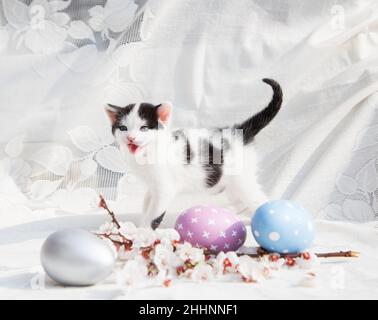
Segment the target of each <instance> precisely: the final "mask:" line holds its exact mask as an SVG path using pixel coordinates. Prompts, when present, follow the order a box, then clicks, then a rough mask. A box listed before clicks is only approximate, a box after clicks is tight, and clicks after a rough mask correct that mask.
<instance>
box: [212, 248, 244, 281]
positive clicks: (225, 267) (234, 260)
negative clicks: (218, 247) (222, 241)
mask: <svg viewBox="0 0 378 320" xmlns="http://www.w3.org/2000/svg"><path fill="white" fill-rule="evenodd" d="M212 264H213V265H214V272H215V274H216V275H218V276H220V275H222V274H223V273H224V272H225V271H226V272H228V273H236V272H237V266H238V265H239V257H238V255H237V254H236V252H234V251H229V252H227V253H224V252H223V251H222V252H220V253H219V254H218V255H217V257H216V258H215V259H214V261H213V262H212Z"/></svg>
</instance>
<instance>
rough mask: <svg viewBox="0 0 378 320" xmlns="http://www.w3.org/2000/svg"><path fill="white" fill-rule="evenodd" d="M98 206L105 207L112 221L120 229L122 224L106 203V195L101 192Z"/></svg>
mask: <svg viewBox="0 0 378 320" xmlns="http://www.w3.org/2000/svg"><path fill="white" fill-rule="evenodd" d="M98 206H99V207H100V208H104V209H105V210H106V211H107V212H108V213H109V215H110V217H111V218H112V222H113V223H114V224H115V226H116V227H117V229H120V228H121V225H120V224H119V222H118V220H117V218H116V217H115V214H114V212H113V211H111V210H110V209H109V207H108V205H107V204H106V201H105V199H104V197H103V196H102V195H101V194H100V203H99V204H98Z"/></svg>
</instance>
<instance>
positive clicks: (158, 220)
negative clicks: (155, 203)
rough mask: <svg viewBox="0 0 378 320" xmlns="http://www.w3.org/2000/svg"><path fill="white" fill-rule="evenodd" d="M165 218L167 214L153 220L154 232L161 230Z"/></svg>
mask: <svg viewBox="0 0 378 320" xmlns="http://www.w3.org/2000/svg"><path fill="white" fill-rule="evenodd" d="M164 216H165V212H164V213H163V214H162V215H160V216H159V217H157V218H155V219H154V220H152V222H151V228H152V230H155V229H157V228H159V226H160V224H161V223H162V221H163V219H164Z"/></svg>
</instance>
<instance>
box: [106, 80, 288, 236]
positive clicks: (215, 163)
mask: <svg viewBox="0 0 378 320" xmlns="http://www.w3.org/2000/svg"><path fill="white" fill-rule="evenodd" d="M263 81H264V82H266V83H267V84H269V85H270V86H271V87H272V88H273V92H274V94H273V98H272V100H271V102H270V103H269V105H268V106H267V107H266V108H265V109H263V110H262V111H260V112H259V113H257V114H255V115H254V116H252V117H250V118H249V119H247V120H245V121H244V122H243V123H240V124H236V125H234V126H232V127H229V128H221V129H210V130H172V129H171V127H170V119H171V113H172V105H171V104H170V103H162V104H159V105H157V106H155V105H153V104H150V103H133V104H129V105H127V106H125V107H118V106H114V105H110V104H109V105H107V106H106V107H105V110H106V112H107V114H108V116H109V119H110V121H111V125H112V132H113V134H114V136H115V138H116V141H117V142H118V144H119V146H120V149H121V152H122V154H123V155H124V157H125V159H126V162H127V163H128V165H129V166H130V168H131V169H132V171H133V173H135V175H136V176H139V177H140V178H141V179H142V180H143V181H144V182H145V183H146V185H147V187H148V191H147V194H146V195H145V199H144V205H143V218H142V226H144V227H152V228H153V229H155V228H157V227H158V226H159V225H160V223H161V221H162V220H163V217H164V215H165V212H166V210H167V208H168V206H169V204H170V202H171V201H173V200H174V199H175V197H176V195H177V193H179V192H183V191H186V190H188V189H189V190H196V191H200V192H202V191H205V190H206V191H212V192H213V193H219V192H225V193H226V194H227V195H228V197H229V198H230V200H232V201H235V202H238V203H239V204H240V206H241V208H247V209H248V212H249V214H250V213H251V212H254V210H255V209H256V208H257V207H258V206H259V205H261V204H262V203H264V202H265V201H266V200H267V197H266V195H265V194H264V192H263V191H262V188H261V186H260V184H259V183H258V182H257V177H256V172H257V169H258V162H257V158H256V155H255V152H254V146H253V143H252V142H253V140H254V137H255V136H256V135H257V134H258V133H259V131H260V130H261V129H263V128H264V127H265V126H266V125H267V124H268V123H269V122H270V121H271V120H272V119H273V118H274V117H275V116H276V114H277V113H278V111H279V110H280V107H281V104H282V90H281V87H280V85H279V84H278V83H277V82H275V81H274V80H271V79H263Z"/></svg>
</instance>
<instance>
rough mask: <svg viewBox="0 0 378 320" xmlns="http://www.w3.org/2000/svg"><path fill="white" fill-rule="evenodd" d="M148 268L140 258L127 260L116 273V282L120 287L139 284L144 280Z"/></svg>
mask: <svg viewBox="0 0 378 320" xmlns="http://www.w3.org/2000/svg"><path fill="white" fill-rule="evenodd" d="M147 275H148V269H147V266H146V264H145V263H143V261H142V260H141V259H134V260H130V261H127V262H126V263H125V265H124V267H123V268H122V270H120V271H119V272H118V273H117V274H116V279H117V284H118V285H119V286H120V287H125V286H126V287H127V286H131V287H135V286H141V285H142V284H143V282H145V281H146V279H147Z"/></svg>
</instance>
